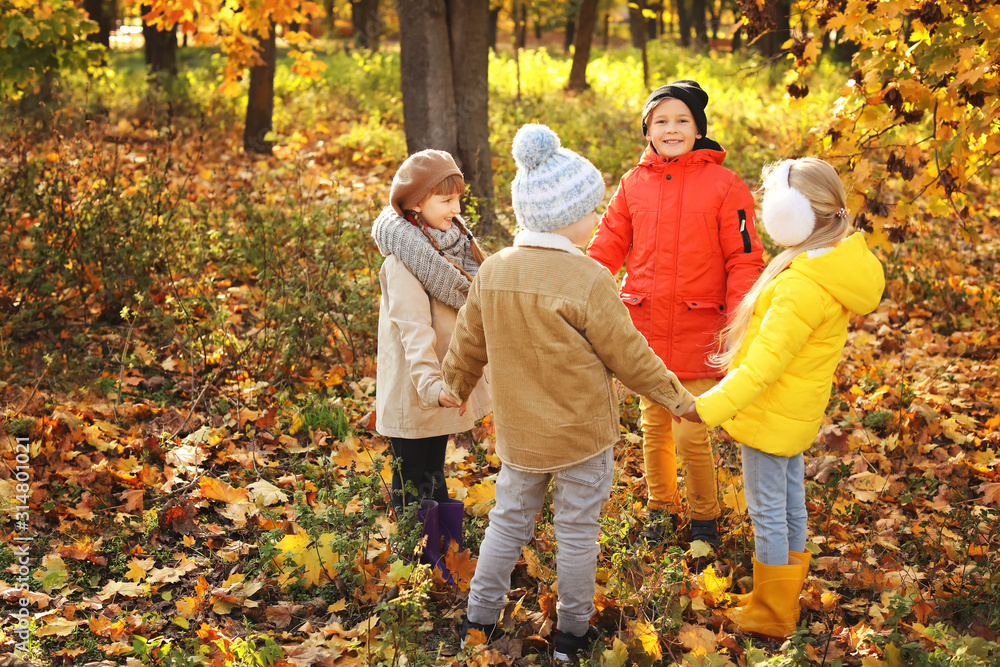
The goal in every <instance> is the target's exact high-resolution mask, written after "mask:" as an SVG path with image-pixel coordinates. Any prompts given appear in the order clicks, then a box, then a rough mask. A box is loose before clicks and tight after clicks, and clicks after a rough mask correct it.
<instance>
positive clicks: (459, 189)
mask: <svg viewBox="0 0 1000 667" xmlns="http://www.w3.org/2000/svg"><path fill="white" fill-rule="evenodd" d="M464 192H465V179H464V178H462V176H461V174H452V175H451V176H449V177H448V178H446V179H444V180H443V181H441V182H440V183H438V184H437V185H435V186H434V189H433V190H431V191H430V192H428V193H427V196H426V197H424V199H425V200H426V199H427V197H431V196H433V195H461V194H462V193H464ZM406 213H407V214H408V215H410V216H412V217H413V218H414V219H415V220H416V221H417V222H418V223H420V224H419V227H420V231H421V232H423V233H424V236H426V237H427V240H428V241H430V242H431V245H432V246H434V249H435V250H437V251H438V252H441V248H440V247H439V246H438V244H437V241H435V240H434V237H433V236H431V234H430V232H428V231H427V225H425V224H424V221H423V220H421V219H420V214H419V213H417V212H416V211H410V210H407V211H406ZM452 222H453V223H454V224H456V225H458V230H459V231H460V232H462V234H463V235H464V236H466V237H468V239H469V250H470V252H471V253H472V258H473V259H474V260H476V263H477V264H482V263H483V262H485V261H486V253H484V252H483V249H482V248H481V247H479V242H478V241H477V240H476V237H475V236H473V235H472V232H470V231H469V228H468V227H466V226H465V223H464V222H462V220H460V219H459V218H455V219H454V220H453V221H452ZM445 259H447V260H448V261H449V262H450V263H451V264H452V266H454V267H455V268H456V269H458V270H459V271H460V272H461V273H462V275H463V276H465V277H466V278H468V279H469V281H471V280H472V276H470V275H469V274H468V272H467V271H466V270H465V269H463V268H462V267H461V266H460V265H458V264H456V263H455V262H454V260H452V259H451V258H450V257H447V256H445Z"/></svg>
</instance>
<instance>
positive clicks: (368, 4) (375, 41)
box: [351, 0, 383, 51]
mask: <svg viewBox="0 0 1000 667" xmlns="http://www.w3.org/2000/svg"><path fill="white" fill-rule="evenodd" d="M378 2H379V0H351V25H352V26H353V27H354V45H355V46H357V47H358V48H359V49H368V50H370V51H378V47H379V41H380V38H381V36H382V27H383V22H382V18H381V16H380V14H379V10H378Z"/></svg>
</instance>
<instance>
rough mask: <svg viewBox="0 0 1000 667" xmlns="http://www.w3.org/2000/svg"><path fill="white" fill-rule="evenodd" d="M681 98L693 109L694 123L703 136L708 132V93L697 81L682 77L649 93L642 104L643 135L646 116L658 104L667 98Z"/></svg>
mask: <svg viewBox="0 0 1000 667" xmlns="http://www.w3.org/2000/svg"><path fill="white" fill-rule="evenodd" d="M668 98H674V99H677V100H680V101H681V102H683V103H684V104H686V105H687V108H688V109H690V110H691V115H692V116H694V124H695V125H697V126H698V132H699V133H700V134H701V136H703V137H704V136H705V135H707V134H708V119H707V118H705V106H706V105H707V104H708V93H706V92H705V91H704V90H702V87H701V86H699V85H698V82H697V81H692V80H690V79H680V80H678V81H674V82H673V83H668V84H667V85H665V86H660V87H659V88H657V89H656V90H654V91H653V92H651V93H650V94H649V97H647V98H646V103H645V104H644V105H642V136H646V118H647V117H648V116H649V114H650V112H652V111H653V108H654V107H656V105H657V104H659V103H660V102H662V101H663V100H665V99H668Z"/></svg>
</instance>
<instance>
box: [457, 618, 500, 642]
mask: <svg viewBox="0 0 1000 667" xmlns="http://www.w3.org/2000/svg"><path fill="white" fill-rule="evenodd" d="M469 630H479V631H480V632H482V633H483V634H484V635H486V643H489V642H491V641H493V640H494V639H495V638H496V637H499V636H500V635H502V634H503V631H502V630H500V629H499V628H498V627H497V624H496V623H490V624H489V625H484V624H483V623H476V622H474V621H470V620H469V617H468V616H466V615H465V614H462V644H461V647H462V648H465V642H466V641H467V640H468V638H469Z"/></svg>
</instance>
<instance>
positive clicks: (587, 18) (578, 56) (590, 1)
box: [566, 0, 597, 91]
mask: <svg viewBox="0 0 1000 667" xmlns="http://www.w3.org/2000/svg"><path fill="white" fill-rule="evenodd" d="M596 25H597V0H583V1H582V2H581V3H580V18H579V20H578V22H577V30H576V41H575V42H574V48H575V51H574V53H573V65H572V67H571V68H570V71H569V81H568V82H567V83H566V90H572V91H582V90H586V89H587V88H590V84H588V83H587V63H588V62H589V61H590V42H591V39H593V37H594V27H595V26H596Z"/></svg>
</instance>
